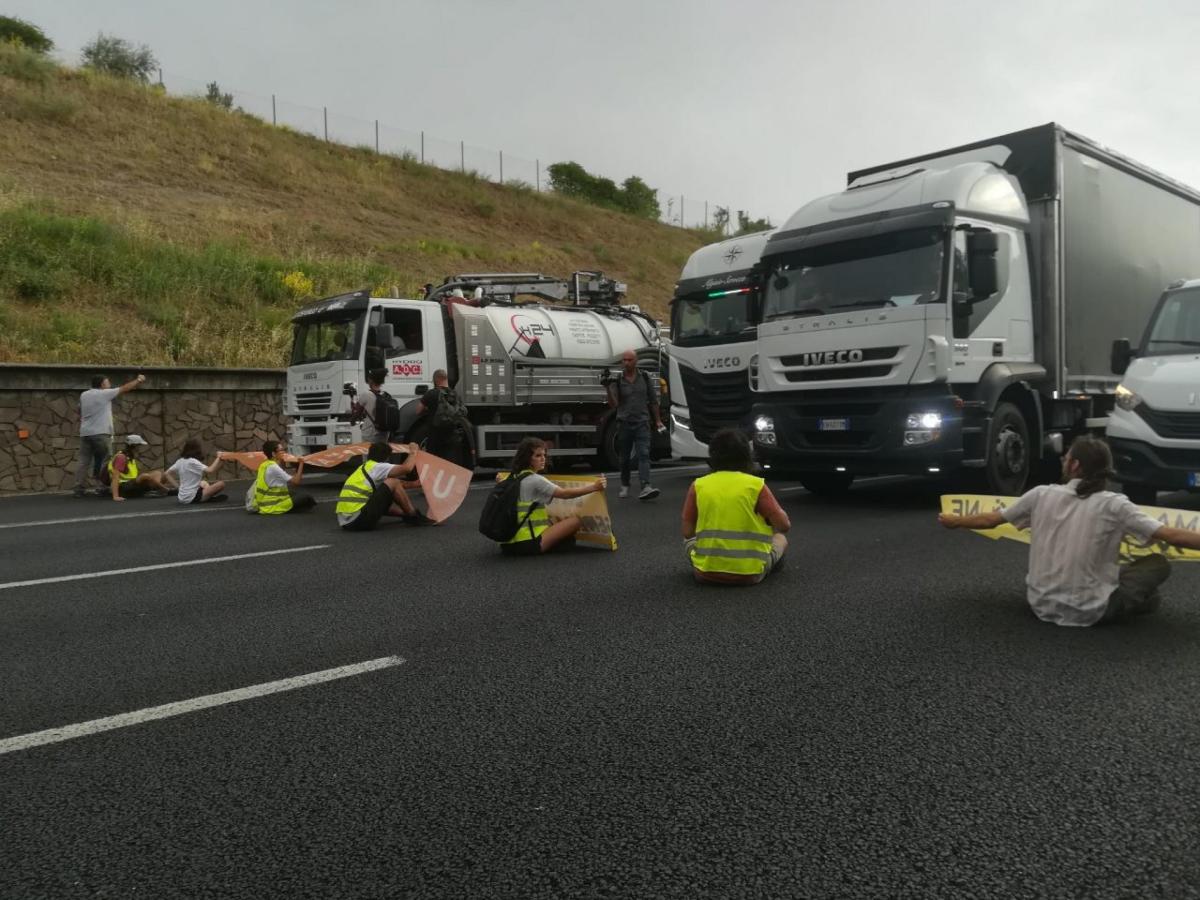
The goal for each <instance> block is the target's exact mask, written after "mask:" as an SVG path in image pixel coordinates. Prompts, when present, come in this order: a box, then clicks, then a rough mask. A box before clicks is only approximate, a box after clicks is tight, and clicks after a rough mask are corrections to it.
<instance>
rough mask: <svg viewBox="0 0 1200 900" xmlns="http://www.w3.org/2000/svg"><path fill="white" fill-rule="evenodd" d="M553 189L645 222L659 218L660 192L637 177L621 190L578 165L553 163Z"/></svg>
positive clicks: (632, 177)
mask: <svg viewBox="0 0 1200 900" xmlns="http://www.w3.org/2000/svg"><path fill="white" fill-rule="evenodd" d="M546 171H547V173H548V174H549V175H550V189H551V190H552V191H554V192H556V193H559V194H562V195H563V196H564V197H574V198H575V199H577V200H582V201H584V202H585V203H591V204H594V205H595V206H603V207H605V208H606V209H616V210H620V211H621V212H627V213H632V214H633V215H635V216H640V217H642V218H644V219H657V218H658V217H659V212H660V210H659V206H658V191H656V190H655V189H654V188H652V187H650V186H649V185H648V184H646V182H644V181H642V179H640V178H638V177H637V176H636V175H631V176H630V177H629V178H626V179H625V181H624V183H623V184H622V185H621V186H620V187H617V183H616V182H615V181H613V180H612V179H611V178H604V177H603V176H600V175H593V174H592V173H591V172H589V171H588V170H587V169H585V168H584V167H583V166H581V165H580V164H579V163H577V162H565V163H553V164H551V165H550V166H547V168H546Z"/></svg>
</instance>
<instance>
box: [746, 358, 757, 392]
mask: <svg viewBox="0 0 1200 900" xmlns="http://www.w3.org/2000/svg"><path fill="white" fill-rule="evenodd" d="M746 378H747V379H748V380H749V382H750V390H752V391H757V390H758V354H757V353H755V354H754V355H753V356H751V357H750V363H749V365H747V367H746Z"/></svg>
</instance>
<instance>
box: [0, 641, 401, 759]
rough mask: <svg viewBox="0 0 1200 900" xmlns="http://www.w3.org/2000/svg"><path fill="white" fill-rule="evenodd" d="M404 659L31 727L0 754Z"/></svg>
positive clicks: (0, 744)
mask: <svg viewBox="0 0 1200 900" xmlns="http://www.w3.org/2000/svg"><path fill="white" fill-rule="evenodd" d="M403 664H404V660H403V659H402V658H401V657H399V656H382V657H380V658H379V659H370V660H367V661H366V662H360V663H354V664H352V665H348V666H338V667H337V668H334V669H322V670H321V671H320V672H310V673H309V674H307V675H297V676H295V677H293V678H283V679H280V680H279V681H268V682H266V683H265V684H255V685H251V686H250V687H244V688H237V689H236V690H232V691H222V692H221V693H219V694H207V695H205V696H203V697H193V698H192V699H191V700H179V701H177V702H175V703H165V704H163V705H162V706H150V707H147V708H146V709H139V710H137V711H136V712H128V713H121V714H120V715H116V716H106V717H105V718H103V719H92V720H90V721H87V722H79V723H77V724H75V725H62V726H59V727H58V728H47V729H46V730H44V731H34V732H31V733H29V734H20V735H17V736H16V737H10V738H5V739H3V740H0V756H3V755H4V754H5V753H14V752H16V751H18V750H28V749H30V748H31V747H40V746H42V745H43V744H57V743H60V742H61V741H70V740H73V739H75V738H81V737H86V736H88V735H90V734H100V733H101V732H104V731H112V730H114V729H116V728H128V727H129V726H130V725H141V724H142V723H143V722H153V721H155V720H156V719H169V718H171V717H172V716H182V715H184V714H186V713H193V712H199V711H200V710H202V709H211V708H212V707H214V706H225V705H226V704H229V703H240V702H242V701H243V700H254V699H257V698H258V697H266V696H267V695H269V694H278V693H281V692H283V691H294V690H296V689H297V688H303V687H311V686H312V685H314V684H324V683H325V682H327V681H336V680H338V679H339V678H350V677H352V676H354V675H363V674H365V673H367V672H376V671H378V670H380V669H388V668H392V667H393V666H399V665H403Z"/></svg>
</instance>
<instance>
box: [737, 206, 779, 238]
mask: <svg viewBox="0 0 1200 900" xmlns="http://www.w3.org/2000/svg"><path fill="white" fill-rule="evenodd" d="M737 217H738V227H737V231H735V232H734V235H735V236H736V235H740V234H753V233H754V232H756V231H766V230H767V229H768V228H770V227H771V220H770V219H752V218H750V215H749V214H748V213H747V212H746V211H745V210H744V209H739V210H738V211H737Z"/></svg>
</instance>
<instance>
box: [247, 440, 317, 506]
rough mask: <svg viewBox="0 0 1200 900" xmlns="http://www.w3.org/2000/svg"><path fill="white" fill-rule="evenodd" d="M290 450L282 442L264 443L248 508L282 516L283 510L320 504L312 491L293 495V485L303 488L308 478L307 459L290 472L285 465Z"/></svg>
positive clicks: (248, 500)
mask: <svg viewBox="0 0 1200 900" xmlns="http://www.w3.org/2000/svg"><path fill="white" fill-rule="evenodd" d="M286 451H287V447H285V446H284V445H283V444H282V443H280V442H279V441H266V442H265V443H264V444H263V455H264V456H266V457H267V458H266V459H265V460H263V461H262V463H261V464H260V465H259V467H258V471H257V472H256V473H255V474H254V484H253V485H252V486H251V496H249V497H248V498H247V503H246V509H247V510H249V511H250V512H256V513H258V514H259V515H260V516H278V515H282V514H283V513H290V512H303V511H305V510H308V509H312V508H313V507H314V506H316V504H317V501H316V500H315V499H314V498H313V496H312V495H311V494H293V493H291V491H290V490H289V488H293V487H299V486H300V482H301V481H302V480H303V479H304V460H300V461H299V462H298V463H297V464H296V474H295V475H289V474H288V473H287V472H286V471H284V468H283V461H284V453H285V452H286Z"/></svg>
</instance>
